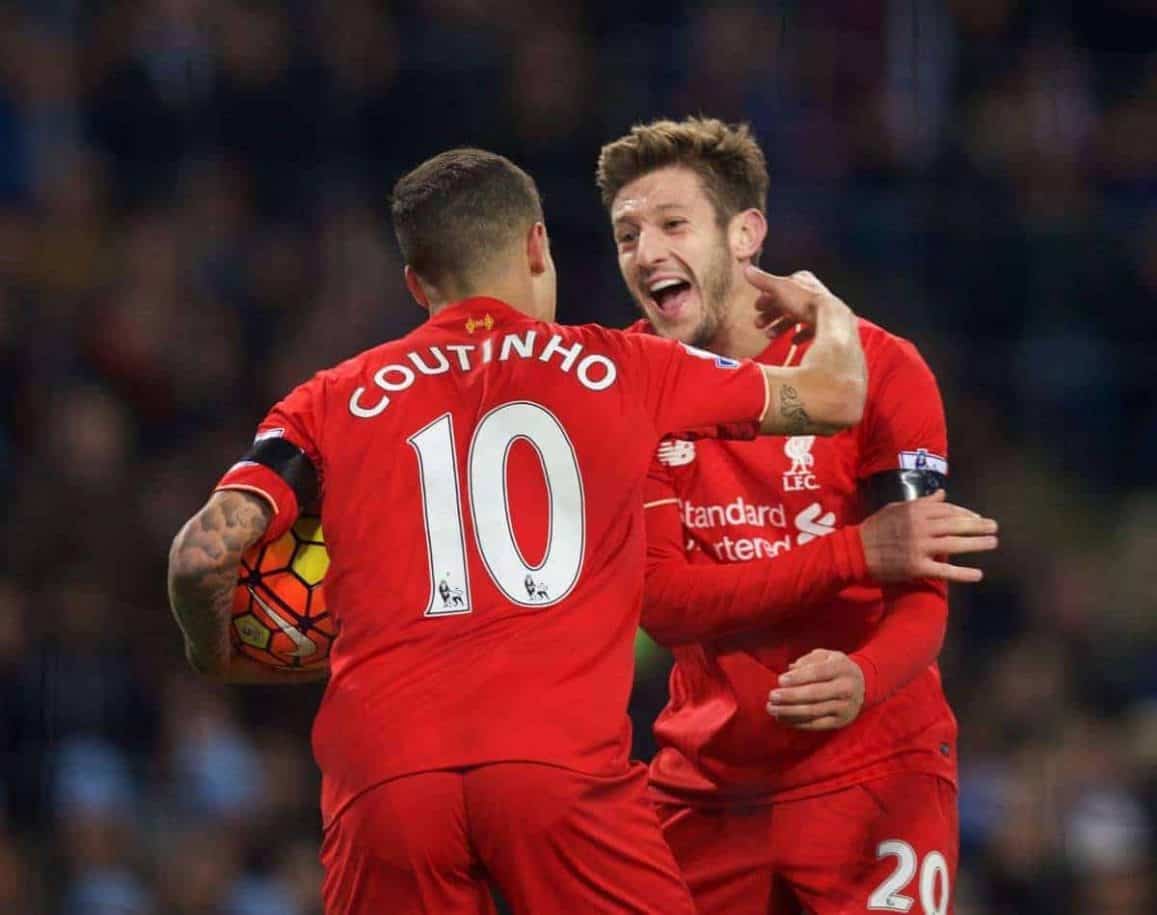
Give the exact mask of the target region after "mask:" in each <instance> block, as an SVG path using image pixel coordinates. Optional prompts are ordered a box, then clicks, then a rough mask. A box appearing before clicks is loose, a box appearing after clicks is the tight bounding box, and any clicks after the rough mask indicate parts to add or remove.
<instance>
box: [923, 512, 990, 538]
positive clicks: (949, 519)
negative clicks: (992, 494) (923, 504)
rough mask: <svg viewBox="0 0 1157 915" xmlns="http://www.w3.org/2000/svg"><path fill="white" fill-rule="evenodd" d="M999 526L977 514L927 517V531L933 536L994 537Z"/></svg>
mask: <svg viewBox="0 0 1157 915" xmlns="http://www.w3.org/2000/svg"><path fill="white" fill-rule="evenodd" d="M999 530H1000V526H999V525H998V524H997V523H996V522H995V521H993V520H992V519H991V518H982V517H980V516H979V515H972V514H968V515H963V514H954V515H942V516H941V517H938V518H929V519H928V533H929V534H930V535H931V536H933V537H948V536H953V537H982V536H988V537H994V536H996V533H997V532H998V531H999Z"/></svg>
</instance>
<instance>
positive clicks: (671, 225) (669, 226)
mask: <svg viewBox="0 0 1157 915" xmlns="http://www.w3.org/2000/svg"><path fill="white" fill-rule="evenodd" d="M686 223H687V220H686V219H684V218H683V217H682V216H679V217H676V218H674V219H668V220H666V221H665V222H664V223H663V228H664V229H666V230H667V231H668V232H672V231H674V230H675V229H678V228H679V227H680V226H682V225H686Z"/></svg>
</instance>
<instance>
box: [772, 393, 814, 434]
mask: <svg viewBox="0 0 1157 915" xmlns="http://www.w3.org/2000/svg"><path fill="white" fill-rule="evenodd" d="M779 415H780V416H782V417H783V418H784V420H785V422H786V424H787V434H788V435H801V434H802V433H804V432H806V431H807V429H808V428H809V427H810V425H811V417H810V416H808V415H807V410H805V409H804V407H803V400H801V399H800V396H799V391H797V390H796V389H795V388H793V387H792V386H791V385H790V384H784V385H780V387H779Z"/></svg>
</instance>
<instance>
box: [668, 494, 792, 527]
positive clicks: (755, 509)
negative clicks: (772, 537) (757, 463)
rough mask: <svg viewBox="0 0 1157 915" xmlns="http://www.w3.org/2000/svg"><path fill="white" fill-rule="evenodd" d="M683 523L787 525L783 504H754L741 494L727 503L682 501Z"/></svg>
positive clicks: (697, 524) (700, 524)
mask: <svg viewBox="0 0 1157 915" xmlns="http://www.w3.org/2000/svg"><path fill="white" fill-rule="evenodd" d="M682 509H683V524H684V525H686V526H687V527H690V528H697V527H723V526H724V525H728V524H734V525H739V524H749V525H751V526H752V527H787V512H786V511H784V507H783V506H782V505H753V504H752V503H750V502H748V501H747V500H746V499H744V498H743V496H739V497H738V498H737V499H735V500H734V501H732V502H728V503H727V504H726V505H695V504H694V503H692V502H684V503H682Z"/></svg>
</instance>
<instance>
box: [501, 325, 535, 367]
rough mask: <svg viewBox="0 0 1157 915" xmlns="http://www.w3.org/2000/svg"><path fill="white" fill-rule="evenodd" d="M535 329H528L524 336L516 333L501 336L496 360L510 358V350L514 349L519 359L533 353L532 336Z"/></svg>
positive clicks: (527, 357)
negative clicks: (500, 344) (499, 349)
mask: <svg viewBox="0 0 1157 915" xmlns="http://www.w3.org/2000/svg"><path fill="white" fill-rule="evenodd" d="M536 333H537V331H533V330H528V331H527V332H526V336H525V337H519V336H518V335H517V334H507V335H506V336H505V337H503V338H502V350H501V351H500V352H499V353H498V360H499V361H500V362H505V361H506V360H507V359H509V358H510V351H511V350H514V351H515V353H517V354H518V357H519V358H520V359H529V358H530V357H531V356H532V355H533V354H534V337H535V334H536Z"/></svg>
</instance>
